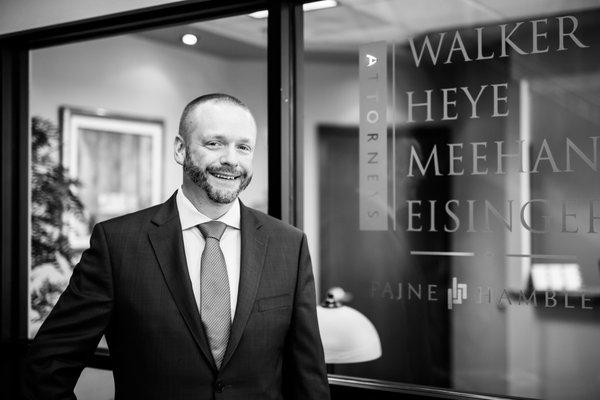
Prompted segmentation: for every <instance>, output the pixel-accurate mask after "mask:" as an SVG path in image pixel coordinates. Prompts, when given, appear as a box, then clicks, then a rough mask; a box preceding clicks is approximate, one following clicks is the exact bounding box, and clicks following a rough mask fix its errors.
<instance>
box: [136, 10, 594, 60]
mask: <svg viewBox="0 0 600 400" xmlns="http://www.w3.org/2000/svg"><path fill="white" fill-rule="evenodd" d="M593 8H600V0H338V6H337V7H334V8H329V9H323V10H316V11H309V12H306V13H305V17H304V42H305V49H306V52H307V55H309V56H310V54H321V55H325V54H329V55H343V54H353V53H355V52H356V46H357V44H359V43H366V42H370V41H378V40H386V41H389V42H395V43H402V42H404V41H406V40H407V39H408V38H409V37H412V36H417V35H420V34H423V33H426V32H435V31H442V30H447V29H451V28H455V27H465V26H478V25H479V26H481V25H490V24H494V23H500V22H501V21H517V20H525V19H527V18H532V17H538V16H540V15H552V14H559V13H565V12H576V11H578V12H580V11H583V10H589V9H593ZM184 33H195V34H196V35H197V36H199V42H198V44H197V45H196V46H194V47H188V46H186V47H187V48H188V49H189V50H193V51H203V52H209V53H213V54H217V55H220V56H224V57H233V58H240V57H241V58H255V57H260V58H263V57H266V47H267V20H266V19H255V18H251V17H249V16H247V15H240V16H235V17H228V18H221V19H216V20H210V21H203V22H198V23H194V24H190V25H184V26H176V27H170V28H165V29H159V30H154V31H148V32H144V33H141V34H139V35H141V36H144V37H147V38H150V39H153V40H159V41H162V42H165V43H169V44H172V45H175V46H184V45H183V44H182V43H181V35H182V34H184Z"/></svg>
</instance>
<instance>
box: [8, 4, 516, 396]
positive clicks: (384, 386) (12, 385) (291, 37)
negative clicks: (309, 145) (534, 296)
mask: <svg viewBox="0 0 600 400" xmlns="http://www.w3.org/2000/svg"><path fill="white" fill-rule="evenodd" d="M310 1H314V0H243V1H240V0H187V1H180V2H176V3H172V4H166V5H161V6H156V7H149V8H144V9H141V10H133V11H128V12H123V13H118V14H111V15H107V16H102V17H96V18H91V19H86V20H81V21H76V22H69V23H65V24H59V25H54V26H48V27H43V28H37V29H31V30H27V31H22V32H17V33H12V34H7V35H2V36H0V134H1V139H0V140H1V143H2V146H1V149H0V150H1V152H2V160H1V164H0V165H1V166H0V174H1V176H2V188H1V190H2V196H1V198H0V204H1V214H0V215H1V219H2V239H1V240H2V242H1V243H2V245H1V247H0V259H1V263H2V264H1V269H0V354H1V356H0V382H1V383H2V385H0V397H1V398H18V390H19V385H20V381H21V376H22V374H21V372H22V367H23V366H22V364H23V361H22V360H23V358H24V355H25V352H26V350H27V313H28V310H27V304H28V302H27V296H28V295H29V294H28V285H27V277H28V272H27V268H28V262H27V259H28V257H29V251H28V247H29V246H28V243H29V237H28V232H27V231H28V229H27V227H28V224H29V221H28V216H29V215H28V204H29V189H28V185H29V161H30V155H29V151H30V149H29V147H30V144H29V97H28V96H29V51H30V50H32V49H37V48H42V47H48V46H55V45H60V44H65V43H69V42H76V41H82V40H89V39H94V38H100V37H106V36H110V35H117V34H124V33H131V32H135V31H140V30H145V29H151V28H158V27H166V26H169V25H177V24H182V23H186V22H192V21H194V22H195V21H199V20H202V19H211V18H220V17H227V16H232V15H237V14H242V13H248V12H252V11H256V10H259V9H264V8H267V7H268V9H269V13H270V18H269V25H268V113H269V115H268V132H269V134H268V146H269V149H270V151H269V160H268V165H269V166H268V172H269V178H268V182H269V214H271V215H273V216H275V217H277V218H281V219H282V220H284V221H287V222H289V223H291V224H294V225H296V226H299V227H301V225H302V219H303V218H302V215H303V214H302V210H303V201H302V196H303V190H302V186H303V176H302V164H303V162H302V154H303V153H302V152H303V149H302V142H303V140H302V139H303V137H302V128H303V127H302V119H303V112H302V105H303V99H302V96H301V93H300V89H301V88H302V67H303V64H302V62H303V58H302V57H303V24H302V21H303V17H302V4H303V3H307V2H310ZM89 365H90V366H91V367H95V368H103V369H110V368H111V362H110V358H109V357H107V356H106V355H103V354H98V355H96V356H95V357H94V358H93V359H92V360H91V361H90V364H89ZM329 381H330V384H331V389H332V393H333V394H334V397H335V393H336V387H337V388H340V389H341V388H344V387H346V388H354V389H355V390H357V391H363V392H365V391H367V392H369V393H368V395H367V396H368V398H373V399H376V398H378V396H381V398H390V397H389V396H394V397H395V398H407V397H406V396H410V398H415V397H414V396H417V397H418V398H424V397H437V398H452V399H479V400H485V399H487V400H493V399H501V398H500V397H493V396H485V395H479V394H469V393H461V392H458V391H453V390H446V389H440V388H432V387H428V386H419V385H410V384H402V383H396V382H383V381H377V380H369V379H361V378H352V377H346V376H338V375H330V376H329ZM378 393H379V394H378ZM386 393H387V395H386ZM394 393H395V394H394ZM504 398H505V399H508V398H507V397H504Z"/></svg>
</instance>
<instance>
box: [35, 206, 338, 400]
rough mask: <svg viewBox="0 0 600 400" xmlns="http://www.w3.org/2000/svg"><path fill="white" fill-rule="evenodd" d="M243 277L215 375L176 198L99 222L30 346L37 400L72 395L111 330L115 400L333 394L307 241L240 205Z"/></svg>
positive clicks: (317, 396) (262, 398)
mask: <svg viewBox="0 0 600 400" xmlns="http://www.w3.org/2000/svg"><path fill="white" fill-rule="evenodd" d="M241 236H242V249H241V254H242V256H241V275H240V284H239V294H238V303H237V308H236V313H235V316H234V320H233V324H232V328H231V335H230V339H229V345H228V347H227V350H226V352H225V356H224V359H223V364H222V367H221V369H220V370H217V369H216V366H215V363H214V361H213V359H212V355H211V351H210V347H209V345H208V341H207V338H206V336H205V333H204V331H203V327H202V322H201V318H200V314H199V311H198V308H197V306H196V304H195V301H194V296H193V293H192V287H191V283H190V279H189V274H188V271H187V265H186V259H185V254H184V247H183V237H182V232H181V224H180V221H179V216H178V212H177V206H176V201H175V195H173V196H172V197H171V198H170V199H169V200H168V201H167V202H166V203H164V204H162V205H158V206H155V207H151V208H148V209H145V210H142V211H138V212H136V213H133V214H129V215H125V216H122V217H118V218H115V219H112V220H109V221H105V222H102V223H99V224H97V225H96V226H95V227H94V230H93V233H92V238H91V244H90V248H89V249H88V250H86V251H85V252H84V253H83V256H82V258H81V261H80V263H79V264H78V265H77V266H76V268H75V270H74V272H73V276H72V278H71V281H70V282H69V286H68V287H67V289H66V290H65V292H64V293H63V295H62V296H61V297H60V299H59V301H58V303H57V304H56V306H55V307H54V309H53V311H52V313H51V314H50V315H49V316H48V318H47V319H46V321H45V323H44V324H43V325H42V327H41V328H40V331H39V332H38V334H37V336H36V338H35V339H34V341H33V343H32V346H31V348H30V352H29V356H28V363H27V373H26V380H25V386H26V387H25V392H26V397H27V398H30V399H36V400H37V399H39V400H41V399H44V400H46V399H74V398H75V397H74V395H73V388H74V386H75V384H76V382H77V379H78V377H79V375H80V373H81V370H82V369H83V368H84V366H85V364H86V360H88V358H89V357H90V355H91V354H93V352H94V350H95V348H96V346H97V343H98V341H99V339H100V337H101V336H102V334H106V338H107V341H108V345H109V348H110V354H111V358H112V363H113V366H114V369H113V374H114V379H115V391H116V394H115V399H116V400H124V399H144V400H151V399H157V400H158V399H160V400H184V399H190V400H191V399H194V400H202V399H232V400H233V399H240V400H242V399H243V400H249V399H260V400H266V399H303V400H306V399H329V388H328V384H327V377H326V372H325V364H324V358H323V349H322V345H321V340H320V337H319V331H318V326H317V318H316V307H315V290H314V281H313V275H312V270H311V262H310V256H309V252H308V247H307V243H306V237H305V235H304V234H303V233H302V232H301V231H299V230H297V229H295V228H293V227H290V226H289V225H286V224H284V223H283V222H281V221H279V220H277V219H274V218H272V217H269V216H267V215H265V214H263V213H260V212H258V211H255V210H252V209H250V208H247V207H245V206H243V205H242V207H241Z"/></svg>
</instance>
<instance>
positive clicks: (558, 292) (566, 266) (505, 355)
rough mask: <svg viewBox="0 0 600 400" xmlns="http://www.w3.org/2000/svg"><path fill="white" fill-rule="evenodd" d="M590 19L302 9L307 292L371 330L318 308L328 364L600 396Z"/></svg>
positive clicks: (393, 8)
mask: <svg viewBox="0 0 600 400" xmlns="http://www.w3.org/2000/svg"><path fill="white" fill-rule="evenodd" d="M599 20H600V1H598V0H580V1H579V0H578V1H566V0H556V1H528V2H519V1H502V2H497V1H488V0H468V1H467V0H452V1H448V0H426V1H422V0H419V1H416V0H415V1H393V0H374V1H373V0H369V1H367V0H348V1H344V2H339V3H338V4H337V6H336V7H333V8H328V9H324V10H318V11H312V12H307V13H306V14H305V21H304V27H305V28H304V29H305V31H304V38H305V48H306V55H305V57H306V63H305V68H304V74H305V88H304V90H305V93H304V96H305V99H306V101H305V104H304V107H305V119H304V126H305V142H304V146H305V154H304V168H305V169H304V176H305V178H304V179H305V185H304V187H305V197H304V204H305V207H306V208H305V213H304V215H305V220H304V226H305V230H306V232H307V234H308V238H309V244H310V246H311V251H312V253H313V260H314V264H315V268H316V270H317V271H318V275H319V276H320V289H319V293H320V296H321V300H323V299H324V298H325V296H326V294H327V293H328V291H329V289H330V288H332V287H341V288H342V289H343V291H341V290H339V289H337V290H334V291H330V293H331V292H332V293H334V294H335V296H334V297H335V298H337V299H338V300H340V302H341V303H342V304H345V305H346V306H347V307H352V308H353V309H355V310H357V311H359V312H360V313H361V314H362V315H363V316H365V317H366V318H367V319H368V321H370V323H372V328H374V329H369V324H368V323H365V322H364V320H363V321H362V322H360V321H361V320H360V318H359V317H356V318H358V319H356V318H350V317H348V318H349V319H348V320H347V324H348V325H347V326H343V325H340V323H338V324H337V325H335V326H333V327H332V324H331V321H330V317H327V315H326V314H325V313H320V324H321V329H322V332H321V333H322V337H323V339H324V342H325V343H324V345H325V351H326V358H327V359H328V360H329V362H330V363H332V367H333V370H334V372H335V373H337V374H342V375H348V376H352V377H359V378H370V379H376V380H384V381H390V382H392V383H394V382H396V383H410V384H419V385H427V386H434V387H440V388H451V389H455V390H459V391H466V392H478V393H488V394H493V395H501V396H506V395H510V396H522V397H531V398H537V399H542V398H544V399H562V398H578V399H592V398H595V397H597V393H598V391H599V390H600V381H599V380H598V376H597V370H598V368H599V367H600V361H599V360H600V350H596V349H597V346H596V345H595V343H597V342H598V340H600V329H599V328H600V317H599V314H598V312H597V311H598V309H599V307H600V274H599V269H598V265H599V264H598V252H597V251H596V249H597V248H598V246H599V245H600V236H599V233H598V232H599V230H600V221H599V219H600V204H599V203H600V191H599V189H598V185H597V184H596V182H597V180H598V154H597V153H598V138H599V136H598V128H599V126H600V69H599V66H600V52H598V49H597V48H596V47H597V46H598V43H600V42H599V39H600V26H599V25H598V23H597V22H598V21H599ZM344 291H345V292H344ZM329 315H330V314H329ZM361 324H362V325H364V326H365V328H364V329H359V328H358V326H359V325H361ZM374 331H375V332H376V334H375V333H374ZM339 333H342V334H341V335H339ZM379 344H380V345H381V354H379V352H378V350H379V348H378V345H379Z"/></svg>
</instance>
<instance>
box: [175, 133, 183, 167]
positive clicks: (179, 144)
mask: <svg viewBox="0 0 600 400" xmlns="http://www.w3.org/2000/svg"><path fill="white" fill-rule="evenodd" d="M174 150H175V151H174V156H175V162H176V163H177V164H179V165H183V161H184V160H185V141H184V139H183V138H182V137H181V136H180V135H177V136H175V144H174Z"/></svg>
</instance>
